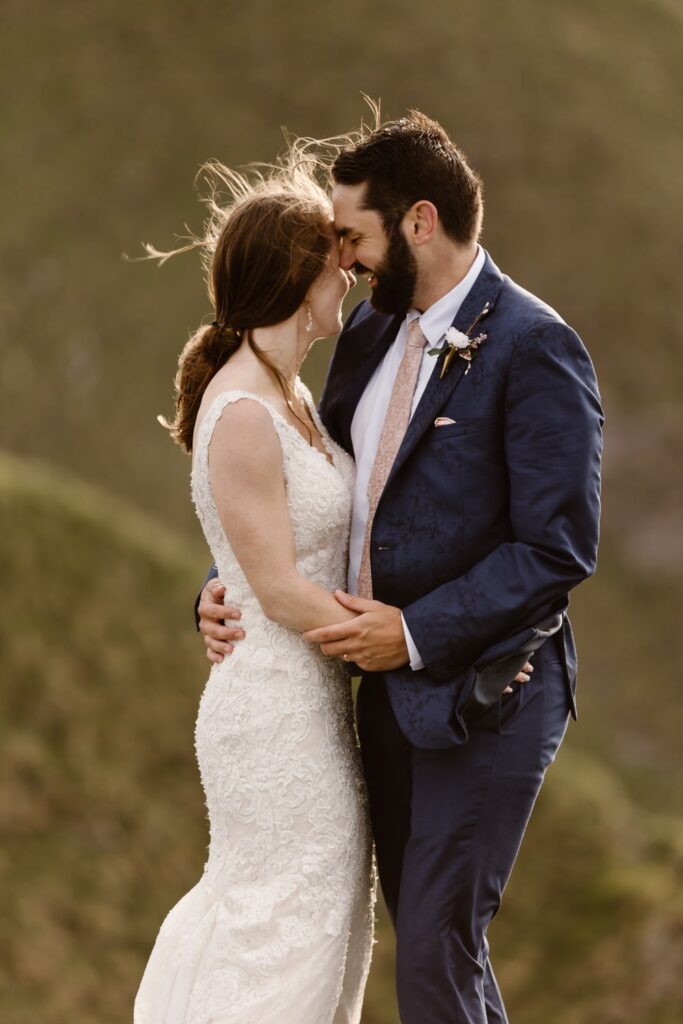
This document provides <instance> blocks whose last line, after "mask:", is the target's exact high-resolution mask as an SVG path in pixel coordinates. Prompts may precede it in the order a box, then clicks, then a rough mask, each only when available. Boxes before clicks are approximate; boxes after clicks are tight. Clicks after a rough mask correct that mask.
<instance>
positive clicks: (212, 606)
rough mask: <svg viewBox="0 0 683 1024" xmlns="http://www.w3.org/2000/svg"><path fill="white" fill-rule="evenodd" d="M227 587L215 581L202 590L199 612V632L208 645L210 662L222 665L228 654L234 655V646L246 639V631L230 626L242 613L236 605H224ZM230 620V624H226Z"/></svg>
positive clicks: (207, 650) (207, 651)
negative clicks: (231, 621)
mask: <svg viewBox="0 0 683 1024" xmlns="http://www.w3.org/2000/svg"><path fill="white" fill-rule="evenodd" d="M224 596H225V586H224V585H223V584H222V583H221V581H220V580H217V579H213V580H210V581H209V583H207V585H206V586H205V587H204V589H203V590H202V595H201V598H200V601H199V606H198V608H197V612H198V614H199V630H200V632H201V633H202V635H203V637H204V643H205V644H206V656H207V658H208V659H209V661H210V662H213V663H214V664H220V662H221V661H223V658H224V656H225V655H226V654H232V652H233V645H234V644H235V643H236V642H237V641H238V640H243V639H244V630H243V629H241V628H240V627H239V626H236V625H230V624H229V621H230V620H236V619H239V618H241V614H242V613H241V612H240V610H239V609H238V608H235V606H234V605H229V604H228V605H226V604H223V599H224ZM224 620H228V624H224Z"/></svg>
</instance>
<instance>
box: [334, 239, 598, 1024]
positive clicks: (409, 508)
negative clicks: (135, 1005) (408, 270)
mask: <svg viewBox="0 0 683 1024" xmlns="http://www.w3.org/2000/svg"><path fill="white" fill-rule="evenodd" d="M487 302H488V303H489V307H490V308H491V311H490V312H489V313H488V315H487V316H486V317H485V319H484V320H482V322H481V324H480V325H479V326H477V328H476V329H475V333H478V332H479V331H480V330H481V331H484V332H485V333H486V334H487V338H486V340H485V341H484V342H483V343H482V344H481V346H480V348H479V350H478V351H477V353H476V354H475V356H474V359H473V361H472V365H471V369H470V371H469V372H468V373H467V374H465V372H464V371H465V370H466V367H467V363H466V362H465V360H463V359H461V358H458V357H456V358H455V359H453V361H452V363H451V365H450V367H449V369H448V372H447V373H446V375H445V376H444V377H443V379H441V378H440V371H441V366H442V364H443V359H444V354H442V355H441V356H439V357H438V365H437V367H436V369H435V371H434V373H433V374H432V376H431V378H430V380H429V383H428V384H427V388H426V390H425V392H424V394H423V396H422V398H421V400H420V402H419V404H418V406H417V409H416V410H415V413H414V415H413V417H412V419H411V421H410V424H409V426H408V430H407V433H406V435H405V438H404V440H403V443H402V445H401V448H400V450H399V453H398V456H397V458H396V461H395V463H394V466H393V468H392V470H391V473H390V475H389V479H388V481H387V484H386V487H385V489H384V491H383V494H382V496H381V499H380V502H379V505H378V508H377V512H376V515H375V518H374V522H373V527H372V538H371V565H372V580H373V596H374V597H375V598H376V599H377V600H379V601H383V602H385V603H387V604H391V605H394V606H397V607H399V608H401V609H402V611H403V615H404V618H405V620H406V623H407V625H408V628H409V630H410V633H411V635H412V637H413V640H414V641H415V644H416V647H417V649H418V651H419V653H420V655H421V657H422V660H423V661H424V664H425V668H424V669H423V670H420V671H418V672H413V671H412V669H411V668H410V667H408V666H406V667H405V668H402V669H399V670H396V671H391V672H384V673H376V674H372V673H368V674H366V675H365V676H364V678H363V681H362V683H361V687H360V691H359V695H358V725H359V732H360V737H361V745H362V749H363V759H364V764H365V769H366V775H367V780H368V786H369V791H370V801H371V808H372V817H373V826H374V830H375V838H376V844H377V856H378V864H379V871H380V879H381V882H382V888H383V892H384V896H385V899H386V902H387V904H388V906H389V909H390V912H391V914H392V917H393V919H394V923H395V925H396V928H397V943H398V981H397V986H398V995H399V1005H400V1010H401V1018H402V1020H403V1021H404V1024H432V1022H434V1024H436V1022H442V1021H443V1022H447V1021H448V1022H463V1024H465V1022H467V1024H471V1022H477V1024H481V1022H484V1021H487V1022H489V1024H490V1022H492V1021H496V1022H499V1021H505V1020H506V1019H507V1018H506V1016H505V1010H504V1008H503V1005H502V1001H501V999H500V994H499V992H498V988H497V985H496V982H495V978H494V976H493V972H492V970H491V968H490V965H489V962H488V955H487V953H488V945H487V942H486V928H487V926H488V923H489V921H490V920H491V918H492V917H493V915H494V914H495V913H496V911H497V910H498V906H499V904H500V899H501V894H502V891H503V888H504V886H505V883H506V882H507V879H508V877H509V874H510V871H511V869H512V865H513V862H514V859H515V857H516V854H517V851H518V849H519V844H520V842H521V839H522V836H523V833H524V829H525V827H526V824H527V821H528V818H529V815H530V813H531V810H532V807H533V803H534V801H535V799H536V796H537V794H538V791H539V788H540V785H541V782H542V780H543V775H544V772H545V769H546V768H547V766H548V764H549V763H550V761H551V760H552V759H553V757H554V756H555V752H556V750H557V747H558V746H559V744H560V742H561V740H562V737H563V735H564V732H565V729H566V725H567V720H568V717H569V714H570V712H571V713H572V714H573V715H574V717H576V705H575V697H574V693H575V683H576V655H575V649H574V643H573V639H572V633H571V627H570V625H569V620H568V619H567V618H566V616H564V617H563V625H562V628H561V630H560V631H559V632H557V633H556V634H555V635H554V636H553V637H551V638H550V639H549V640H547V641H546V642H545V644H544V645H543V646H541V647H540V648H539V649H538V650H537V652H536V653H535V655H534V658H533V661H534V666H535V671H534V675H533V676H532V679H531V681H530V682H529V683H524V684H514V686H513V692H512V693H511V694H507V695H504V696H502V697H500V699H498V700H497V701H496V702H495V703H494V704H493V705H491V706H490V707H489V709H488V710H486V711H484V712H483V713H479V714H478V715H475V716H472V714H471V701H470V703H469V704H468V700H469V699H470V698H471V695H472V689H473V687H474V685H475V682H476V671H475V668H474V666H475V665H476V664H479V665H484V664H486V663H488V662H491V661H492V660H496V659H498V658H500V656H501V655H503V654H505V652H506V651H511V650H514V649H515V648H518V647H519V646H520V645H522V644H523V643H524V642H525V641H527V640H528V639H529V638H530V637H533V635H534V630H533V624H534V623H537V622H539V621H540V620H542V619H545V618H546V617H547V616H548V615H549V614H551V613H552V612H557V611H559V612H562V613H564V612H565V611H566V608H567V605H568V593H569V591H570V590H571V588H572V587H574V586H576V584H577V583H580V582H581V580H583V579H585V578H586V577H588V576H590V575H591V573H592V572H593V571H594V569H595V564H596V549H597V541H598V521H599V511H600V497H599V496H600V456H601V447H602V445H601V440H602V422H603V417H602V410H601V407H600V400H599V393H598V388H597V383H596V380H595V374H594V371H593V366H592V364H591V361H590V358H589V356H588V354H587V352H586V350H585V348H584V346H583V345H582V343H581V341H580V339H579V337H578V336H577V335H576V333H575V332H574V331H573V330H571V328H570V327H568V326H567V325H566V324H565V323H564V321H563V320H561V319H560V317H559V316H558V315H557V313H555V312H554V311H553V310H552V309H550V308H549V307H548V306H546V305H545V304H544V303H542V302H541V301H540V300H539V299H537V298H535V297H534V296H533V295H530V294H529V293H528V292H526V291H524V290H523V289H521V288H519V287H518V286H517V285H515V284H514V283H513V282H512V281H511V280H510V279H509V278H507V277H505V276H504V275H502V274H501V273H500V271H499V270H498V268H497V267H496V266H495V264H494V263H493V261H492V260H491V258H490V257H489V256H488V254H487V255H486V262H485V264H484V267H483V269H482V271H481V273H480V275H479V277H478V278H477V280H476V281H475V283H474V285H473V287H472V288H471V290H470V292H469V294H468V295H467V297H466V298H465V301H464V302H463V304H462V307H461V309H460V311H459V313H458V315H457V317H456V319H455V321H454V326H455V327H456V328H458V329H459V330H461V331H465V330H466V329H467V328H468V327H469V325H470V324H471V322H472V321H473V320H474V319H475V317H476V316H477V315H478V314H479V313H480V312H481V311H482V309H483V308H484V306H485V305H486V303H487ZM400 322H401V321H400V318H396V317H390V316H385V315H382V314H380V313H378V312H376V311H375V310H373V308H372V306H371V305H370V304H369V303H367V302H364V303H361V304H360V305H359V306H358V307H357V308H356V309H355V310H354V311H353V313H352V314H351V316H350V317H349V319H348V320H347V323H346V326H345V328H344V331H343V333H342V335H341V337H340V339H339V342H338V344H337V347H336V350H335V354H334V357H333V360H332V363H331V365H330V370H329V375H328V378H327V382H326V385H325V389H324V393H323V396H322V400H321V403H320V414H321V416H322V419H323V421H324V423H325V426H326V427H327V429H328V430H329V431H330V434H331V435H332V437H333V438H334V439H335V440H336V441H337V442H338V443H339V444H341V445H342V446H343V447H344V448H345V449H346V450H347V451H348V452H350V453H351V454H353V445H352V442H351V421H352V419H353V415H354V412H355V409H356V406H357V404H358V401H359V399H360V397H361V395H362V393H363V391H364V389H365V387H366V385H367V384H368V382H369V380H370V378H371V376H372V374H373V373H374V371H375V369H376V368H377V367H378V366H379V364H380V362H381V360H382V358H383V356H384V355H385V353H386V351H387V349H388V348H389V346H390V345H391V344H392V342H393V341H394V339H395V338H396V335H397V333H398V330H399V327H400ZM435 358H436V357H435ZM440 416H443V417H449V418H451V419H453V420H455V423H453V424H449V425H447V426H439V427H437V426H435V425H434V421H435V419H436V418H437V417H440ZM522 660H523V659H522ZM516 671H517V668H516V667H515V669H514V671H511V673H510V675H509V678H508V679H506V680H505V681H506V682H509V681H510V680H511V679H512V678H513V676H514V675H515V673H516ZM502 688H503V687H501V690H502Z"/></svg>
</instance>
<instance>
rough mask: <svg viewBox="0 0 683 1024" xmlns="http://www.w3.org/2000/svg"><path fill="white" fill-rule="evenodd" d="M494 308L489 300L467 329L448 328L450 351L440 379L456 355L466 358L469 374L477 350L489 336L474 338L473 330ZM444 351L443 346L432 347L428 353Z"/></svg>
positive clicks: (448, 346)
mask: <svg viewBox="0 0 683 1024" xmlns="http://www.w3.org/2000/svg"><path fill="white" fill-rule="evenodd" d="M492 309H493V306H492V305H491V304H490V303H489V302H487V303H486V305H485V306H484V308H483V309H482V311H481V313H479V314H478V315H477V316H476V317H475V318H474V320H473V321H472V323H471V324H470V326H469V327H468V328H467V330H466V331H458V330H457V329H456V328H455V327H449V328H448V330H447V331H446V334H445V335H444V337H445V339H446V348H447V349H448V352H447V353H446V358H445V359H444V361H443V366H442V367H441V373H440V375H439V380H443V378H444V377H445V376H446V374H447V373H448V370H449V367H450V365H451V362H452V360H453V357H454V356H456V355H457V356H460V358H461V359H464V360H465V362H466V363H467V369H466V370H465V376H467V374H468V373H469V372H470V367H471V366H472V359H473V357H474V353H475V352H476V351H477V349H478V348H479V346H480V345H481V343H482V341H486V338H487V337H488V335H486V334H478V335H477V336H476V338H473V337H472V336H471V332H472V331H473V330H474V328H475V327H476V326H477V324H478V323H479V321H480V320H482V319H483V318H484V317H485V316H486V315H487V313H490V312H491V310H492ZM442 351H443V350H442V349H441V348H430V350H429V353H428V354H429V355H430V356H437V355H441V352H442Z"/></svg>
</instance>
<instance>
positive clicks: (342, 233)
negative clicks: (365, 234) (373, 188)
mask: <svg viewBox="0 0 683 1024" xmlns="http://www.w3.org/2000/svg"><path fill="white" fill-rule="evenodd" d="M364 200H365V185H364V184H361V185H335V186H334V188H333V189H332V209H333V211H334V230H335V231H336V232H337V235H338V236H339V238H345V237H346V236H347V235H350V234H351V233H352V232H354V231H358V230H359V229H360V228H361V227H362V226H363V225H367V224H368V223H369V222H370V221H372V220H373V212H374V211H372V210H368V209H367V208H366V207H365V205H364Z"/></svg>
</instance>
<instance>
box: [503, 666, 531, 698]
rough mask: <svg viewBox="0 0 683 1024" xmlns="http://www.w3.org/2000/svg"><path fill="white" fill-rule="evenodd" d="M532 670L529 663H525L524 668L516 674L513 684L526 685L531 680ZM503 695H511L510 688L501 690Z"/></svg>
mask: <svg viewBox="0 0 683 1024" xmlns="http://www.w3.org/2000/svg"><path fill="white" fill-rule="evenodd" d="M533 670H534V666H533V665H532V664H531V662H530V661H527V663H526V665H525V666H524V668H523V669H522V671H521V672H518V673H517V675H516V676H515V678H514V680H513V682H515V683H528V682H529V680H530V679H531V673H532V672H533ZM503 693H512V687H511V686H506V687H505V689H504V690H503Z"/></svg>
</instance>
